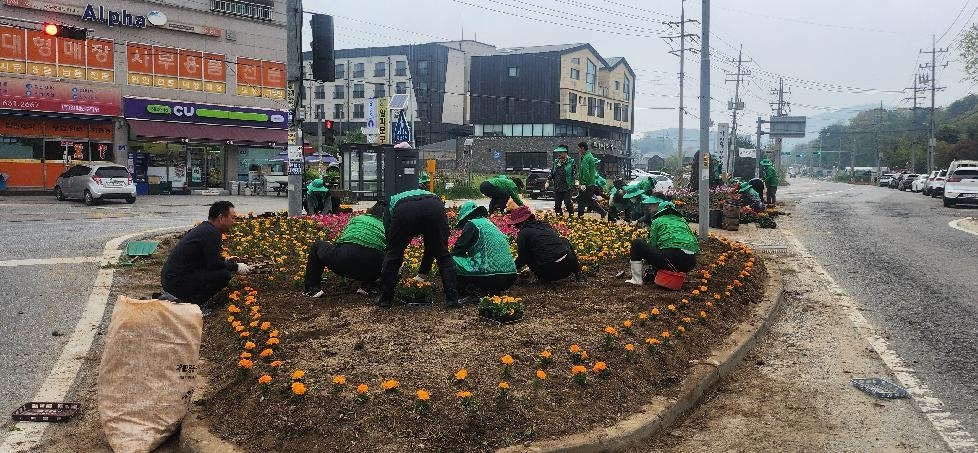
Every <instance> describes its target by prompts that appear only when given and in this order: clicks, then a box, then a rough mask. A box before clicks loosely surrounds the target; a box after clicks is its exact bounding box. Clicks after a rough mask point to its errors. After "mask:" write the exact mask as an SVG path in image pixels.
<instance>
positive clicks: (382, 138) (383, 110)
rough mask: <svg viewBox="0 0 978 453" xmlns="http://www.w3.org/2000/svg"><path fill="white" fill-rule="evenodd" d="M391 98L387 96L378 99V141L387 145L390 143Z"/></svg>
mask: <svg viewBox="0 0 978 453" xmlns="http://www.w3.org/2000/svg"><path fill="white" fill-rule="evenodd" d="M389 102H390V100H389V99H388V98H386V97H383V98H380V99H378V100H377V143H378V144H381V145H387V144H389V143H390V140H389V138H390V131H389V127H388V124H390V117H389V109H388V105H389Z"/></svg>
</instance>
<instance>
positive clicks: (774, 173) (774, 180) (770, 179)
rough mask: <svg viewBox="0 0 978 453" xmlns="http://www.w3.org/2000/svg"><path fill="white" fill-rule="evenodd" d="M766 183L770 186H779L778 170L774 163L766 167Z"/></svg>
mask: <svg viewBox="0 0 978 453" xmlns="http://www.w3.org/2000/svg"><path fill="white" fill-rule="evenodd" d="M764 184H767V186H768V187H778V170H776V169H775V168H774V166H773V165H768V166H766V167H764Z"/></svg>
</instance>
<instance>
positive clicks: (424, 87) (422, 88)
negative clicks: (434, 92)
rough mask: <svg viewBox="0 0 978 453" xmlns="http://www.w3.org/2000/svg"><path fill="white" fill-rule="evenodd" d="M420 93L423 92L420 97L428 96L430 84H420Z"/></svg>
mask: <svg viewBox="0 0 978 453" xmlns="http://www.w3.org/2000/svg"><path fill="white" fill-rule="evenodd" d="M418 91H420V92H421V93H420V94H419V96H424V95H426V94H428V82H418Z"/></svg>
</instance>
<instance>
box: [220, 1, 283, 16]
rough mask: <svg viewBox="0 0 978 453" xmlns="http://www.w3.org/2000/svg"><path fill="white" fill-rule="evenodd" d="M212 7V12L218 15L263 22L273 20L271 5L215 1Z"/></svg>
mask: <svg viewBox="0 0 978 453" xmlns="http://www.w3.org/2000/svg"><path fill="white" fill-rule="evenodd" d="M211 5H212V7H211V11H214V12H218V13H224V14H231V15H235V16H245V17H249V18H252V19H261V20H271V18H272V6H271V5H270V4H269V5H259V4H256V3H254V2H246V1H240V0H214V3H212V4H211Z"/></svg>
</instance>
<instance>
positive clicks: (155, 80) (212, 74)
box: [126, 43, 227, 93]
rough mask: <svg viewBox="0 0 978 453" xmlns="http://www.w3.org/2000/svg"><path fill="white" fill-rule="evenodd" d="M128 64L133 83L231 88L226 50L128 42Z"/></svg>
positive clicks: (211, 89) (208, 90)
mask: <svg viewBox="0 0 978 453" xmlns="http://www.w3.org/2000/svg"><path fill="white" fill-rule="evenodd" d="M126 68H127V70H128V73H129V74H128V77H127V79H128V82H129V85H143V86H154V87H157V88H170V89H174V90H188V91H203V92H205V93H224V92H225V91H226V90H227V83H226V78H227V73H226V72H227V69H226V67H225V66H224V54H219V53H208V52H199V51H196V50H184V49H177V48H175V47H163V46H154V45H151V44H136V43H128V44H127V45H126Z"/></svg>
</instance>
